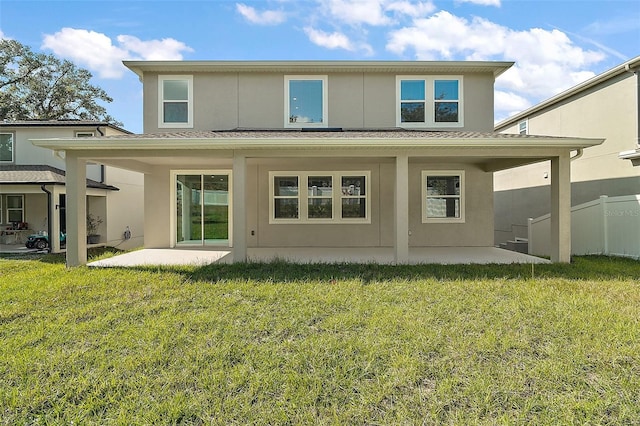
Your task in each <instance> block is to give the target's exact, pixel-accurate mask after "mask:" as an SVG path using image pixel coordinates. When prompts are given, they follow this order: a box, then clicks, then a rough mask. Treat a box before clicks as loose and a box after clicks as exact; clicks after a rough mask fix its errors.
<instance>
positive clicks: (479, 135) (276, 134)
mask: <svg viewBox="0 0 640 426" xmlns="http://www.w3.org/2000/svg"><path fill="white" fill-rule="evenodd" d="M294 137H295V138H296V139H322V138H332V139H336V138H338V139H390V140H393V139H510V140H512V139H515V140H535V139H566V138H563V137H554V136H541V135H519V134H505V133H498V132H469V131H445V130H407V129H369V130H367V129H365V130H362V129H358V130H355V129H354V130H351V129H315V128H314V129H291V130H281V129H278V130H265V129H233V130H206V131H198V130H183V131H175V132H160V133H141V134H131V135H112V136H102V137H99V139H105V140H108V139H118V140H122V139H133V140H136V139H280V138H282V139H288V138H294ZM96 138H98V137H96ZM85 139H91V138H85Z"/></svg>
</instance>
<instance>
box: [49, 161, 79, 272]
mask: <svg viewBox="0 0 640 426" xmlns="http://www.w3.org/2000/svg"><path fill="white" fill-rule="evenodd" d="M66 168H67V172H66V188H67V210H66V211H67V267H72V266H79V265H84V264H85V263H87V165H86V162H85V161H84V160H81V159H80V158H78V155H77V154H76V153H75V152H73V151H67V152H66ZM52 237H53V236H52Z"/></svg>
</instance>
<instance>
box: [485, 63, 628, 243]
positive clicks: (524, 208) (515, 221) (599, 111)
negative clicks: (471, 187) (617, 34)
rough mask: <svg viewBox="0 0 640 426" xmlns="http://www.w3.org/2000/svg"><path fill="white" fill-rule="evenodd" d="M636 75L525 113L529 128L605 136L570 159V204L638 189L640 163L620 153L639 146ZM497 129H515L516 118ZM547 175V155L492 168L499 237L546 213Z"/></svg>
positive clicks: (522, 230) (517, 233) (519, 232)
mask: <svg viewBox="0 0 640 426" xmlns="http://www.w3.org/2000/svg"><path fill="white" fill-rule="evenodd" d="M637 78H638V77H637V76H635V75H633V74H631V73H624V74H621V75H618V76H616V77H615V78H612V79H610V80H608V81H605V82H603V83H601V84H599V85H597V86H595V87H592V88H590V89H588V90H586V91H584V92H582V93H579V94H577V95H574V96H572V97H570V98H568V99H566V100H564V101H562V102H560V103H559V104H556V105H553V106H552V107H549V108H547V109H546V110H542V111H540V112H538V113H536V114H535V115H531V116H529V117H528V129H529V134H533V135H548V136H577V137H586V138H604V139H605V142H604V143H603V144H601V145H599V146H594V147H591V148H587V149H585V150H584V153H583V154H582V156H581V157H579V158H577V159H575V160H572V162H571V182H572V205H577V204H582V203H585V202H588V201H592V200H596V199H598V198H599V197H600V196H601V195H608V196H618V195H630V194H636V193H638V192H639V191H640V168H638V167H635V168H634V167H633V165H632V163H631V162H630V161H627V160H621V159H619V158H618V155H619V153H620V152H621V151H628V150H633V149H635V148H636V146H637V145H636V144H637V138H638V134H637V129H638V100H637V91H638V86H637ZM501 131H502V132H504V133H518V123H515V124H514V125H513V126H510V127H508V128H505V129H502V130H501ZM574 155H575V153H574ZM549 177H550V162H548V161H547V162H543V163H537V164H533V165H530V166H525V167H520V168H516V169H511V170H506V171H502V172H497V173H496V174H495V184H494V189H495V191H496V194H495V199H496V206H495V208H496V242H497V243H499V242H503V241H506V240H508V239H512V238H514V237H525V238H526V236H527V235H526V225H527V218H528V217H538V216H541V215H543V214H546V213H549V197H548V194H549V186H550V178H549Z"/></svg>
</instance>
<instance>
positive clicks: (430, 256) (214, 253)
mask: <svg viewBox="0 0 640 426" xmlns="http://www.w3.org/2000/svg"><path fill="white" fill-rule="evenodd" d="M232 251H233V249H231V248H229V249H217V250H203V249H182V248H180V249H142V250H137V251H132V252H129V253H124V254H121V255H117V256H113V257H111V258H108V259H102V260H97V261H95V262H91V263H89V264H88V265H87V266H90V267H124V268H126V267H135V266H158V265H174V266H179V265H198V266H204V265H209V264H212V263H232V262H233V253H232ZM275 260H282V261H287V262H291V263H364V264H366V263H377V264H394V263H395V256H394V251H393V248H391V247H389V248H360V247H357V248H345V247H317V248H295V249H294V248H285V247H281V248H250V249H248V250H247V261H248V262H270V261H275ZM408 263H409V264H411V265H418V264H444V265H453V264H512V263H525V264H532V263H535V264H538V263H550V261H549V260H547V259H542V258H539V257H535V256H530V255H528V254H523V253H517V252H514V251H509V250H504V249H500V248H496V247H420V248H412V249H410V250H409V262H408Z"/></svg>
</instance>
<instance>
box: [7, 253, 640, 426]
mask: <svg viewBox="0 0 640 426" xmlns="http://www.w3.org/2000/svg"><path fill="white" fill-rule="evenodd" d="M532 276H533V277H534V278H532ZM639 277H640V262H638V261H634V260H628V259H612V258H604V257H584V258H576V259H575V261H574V263H572V264H570V265H536V266H535V269H534V270H533V271H532V269H531V265H525V266H518V265H509V266H495V265H492V266H448V267H446V266H436V265H431V266H412V267H391V266H375V265H364V266H362V265H360V266H358V265H287V264H284V263H271V264H248V265H214V266H208V267H204V268H195V267H193V268H188V267H184V268H174V269H169V268H144V269H102V270H101V269H89V268H86V267H81V268H75V269H66V268H65V266H64V264H63V263H61V259H60V258H59V257H55V256H46V257H44V258H41V259H38V258H33V259H29V260H19V259H0V424H7V425H9V424H11V425H13V424H40V425H41V424H56V425H57V424H77V425H85V424H100V425H104V424H123V425H129V424H460V425H468V424H491V425H493V424H640V281H639Z"/></svg>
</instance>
